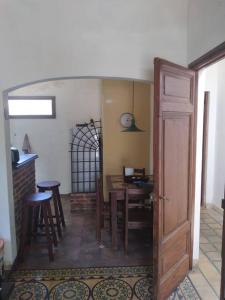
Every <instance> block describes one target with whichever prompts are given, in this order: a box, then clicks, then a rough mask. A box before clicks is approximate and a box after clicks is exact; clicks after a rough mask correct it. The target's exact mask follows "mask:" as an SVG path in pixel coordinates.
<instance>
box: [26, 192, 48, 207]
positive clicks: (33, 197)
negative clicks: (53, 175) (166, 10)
mask: <svg viewBox="0 0 225 300" xmlns="http://www.w3.org/2000/svg"><path fill="white" fill-rule="evenodd" d="M51 198H52V192H44V193H33V194H30V195H29V196H27V198H26V199H25V201H27V203H28V204H36V205H39V204H41V203H42V202H44V201H49V200H51Z"/></svg>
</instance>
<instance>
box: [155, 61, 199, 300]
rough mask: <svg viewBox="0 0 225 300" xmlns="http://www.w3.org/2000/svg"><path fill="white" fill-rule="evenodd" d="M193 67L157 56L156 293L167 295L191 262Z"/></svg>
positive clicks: (193, 123)
mask: <svg viewBox="0 0 225 300" xmlns="http://www.w3.org/2000/svg"><path fill="white" fill-rule="evenodd" d="M194 87H195V72H194V71H191V70H189V69H186V68H184V67H181V66H178V65H175V64H173V63H170V62H168V61H165V60H162V59H159V58H156V59H155V88H154V94H155V96H154V109H155V111H154V181H155V197H156V198H155V202H154V242H153V247H154V299H157V300H161V299H166V298H167V297H168V296H169V295H170V294H171V292H172V291H173V289H174V288H175V287H177V286H178V285H179V283H180V282H181V281H182V280H183V279H184V278H185V276H186V274H187V273H188V270H189V269H190V268H191V266H192V218H193V198H194V197H193V196H194V177H195V175H194V174H195V172H194V171H195V170H194V162H195V156H194V153H195V111H196V110H195V94H194Z"/></svg>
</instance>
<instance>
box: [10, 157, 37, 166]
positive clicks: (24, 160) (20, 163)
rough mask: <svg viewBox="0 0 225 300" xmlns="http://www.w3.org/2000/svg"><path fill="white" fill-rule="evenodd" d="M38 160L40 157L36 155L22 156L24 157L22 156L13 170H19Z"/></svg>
mask: <svg viewBox="0 0 225 300" xmlns="http://www.w3.org/2000/svg"><path fill="white" fill-rule="evenodd" d="M37 158H38V155H37V154H35V153H34V154H22V155H20V160H19V161H18V162H17V163H15V164H13V168H14V169H18V168H20V167H22V166H24V165H26V164H27V163H29V162H31V161H32V160H35V159H37Z"/></svg>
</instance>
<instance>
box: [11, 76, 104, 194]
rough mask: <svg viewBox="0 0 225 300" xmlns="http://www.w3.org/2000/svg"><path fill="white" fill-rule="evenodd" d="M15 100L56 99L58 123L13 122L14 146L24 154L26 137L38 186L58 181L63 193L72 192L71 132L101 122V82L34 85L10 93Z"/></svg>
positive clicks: (52, 120) (91, 80)
mask: <svg viewBox="0 0 225 300" xmlns="http://www.w3.org/2000/svg"><path fill="white" fill-rule="evenodd" d="M10 95H14V96H16V95H17V96H19V95H23V96H26V95H28V96H31V95H33V96H35V95H37V96H41V95H43V96H46V95H47V96H48V95H49V96H55V97H56V119H32V120H31V119H11V120H10V132H11V143H12V145H14V146H16V147H18V149H19V150H20V151H21V150H22V144H23V139H24V135H25V134H26V133H27V134H28V136H29V139H30V143H31V146H32V150H33V152H35V153H37V154H38V156H39V158H38V159H37V160H36V176H37V177H36V178H37V182H38V181H41V180H50V179H53V180H54V179H55V180H59V181H60V182H61V187H60V192H61V193H65V194H66V193H70V192H71V172H70V153H69V150H70V145H69V143H70V142H71V129H72V128H73V127H74V126H75V124H77V123H84V122H88V121H89V120H90V119H91V118H93V119H94V120H99V119H100V102H101V95H102V82H101V80H97V79H89V80H88V79H74V80H57V81H49V82H45V83H39V84H34V85H31V86H27V87H25V88H21V89H18V90H16V91H14V92H13V93H11V94H10Z"/></svg>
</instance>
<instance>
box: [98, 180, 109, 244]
mask: <svg viewBox="0 0 225 300" xmlns="http://www.w3.org/2000/svg"><path fill="white" fill-rule="evenodd" d="M106 217H107V218H108V219H110V203H109V202H105V201H104V196H103V184H102V178H101V177H99V178H98V179H97V182H96V238H97V241H98V243H99V244H100V243H101V240H102V236H101V231H102V228H104V223H105V219H106Z"/></svg>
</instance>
